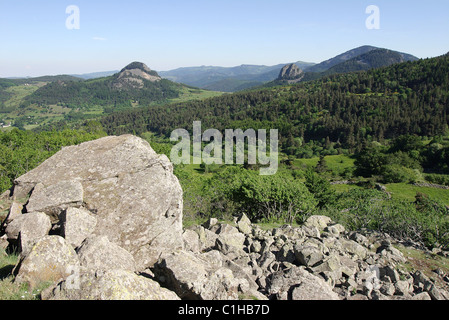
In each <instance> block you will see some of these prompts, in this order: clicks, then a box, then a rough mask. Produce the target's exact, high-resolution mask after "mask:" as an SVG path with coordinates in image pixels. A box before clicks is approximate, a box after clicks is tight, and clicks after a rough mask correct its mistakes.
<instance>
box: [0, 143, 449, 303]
mask: <svg viewBox="0 0 449 320" xmlns="http://www.w3.org/2000/svg"><path fill="white" fill-rule="evenodd" d="M11 196H12V198H13V199H15V201H14V202H13V204H12V206H11V209H10V214H9V216H8V217H7V219H6V221H5V227H6V228H5V230H4V235H3V237H2V238H3V239H4V240H5V239H6V240H7V243H8V244H9V245H11V246H17V247H18V248H19V250H20V252H21V256H20V261H19V263H18V264H17V266H16V267H15V274H16V280H15V281H17V282H21V283H28V284H29V285H30V286H37V285H39V284H40V283H42V282H51V283H52V285H51V286H50V287H49V288H48V289H47V290H45V291H44V292H43V293H42V298H43V299H58V300H59V299H70V300H84V299H88V300H94V299H116V300H118V299H126V300H129V299H137V300H143V299H149V300H156V299H162V300H177V299H192V300H198V299H203V300H228V299H229V300H237V299H254V298H255V299H259V300H267V299H279V300H342V299H419V300H425V299H427V300H429V299H433V300H444V299H449V292H448V288H447V286H446V287H444V286H442V285H440V284H441V283H440V282H439V283H436V282H435V281H434V280H433V279H430V278H428V277H427V276H425V275H424V273H422V272H419V271H417V272H415V271H413V272H406V271H401V269H400V268H398V266H400V264H402V263H404V262H405V258H404V256H403V255H402V253H401V252H400V251H399V250H398V249H396V248H395V247H394V246H393V245H392V239H389V238H388V237H387V236H385V235H379V234H368V233H362V232H347V231H346V230H345V228H344V227H343V226H342V225H339V224H336V223H334V222H333V221H331V219H330V218H328V217H324V216H312V217H310V218H308V219H307V221H306V223H305V224H304V225H303V226H301V227H292V226H287V225H286V226H283V227H280V228H275V229H273V230H263V229H261V228H260V227H259V226H258V225H253V224H252V223H251V222H250V220H249V219H248V218H247V217H246V216H245V215H243V214H242V215H241V216H240V217H238V218H236V220H235V221H234V222H235V223H233V224H232V225H231V224H225V223H219V222H218V221H217V220H216V219H210V220H209V221H208V222H207V223H205V224H204V225H202V226H194V227H191V228H189V229H182V225H181V221H182V190H181V188H180V186H179V182H178V181H177V179H176V177H175V176H174V175H173V173H172V166H171V164H170V162H169V161H168V159H167V158H166V157H165V156H159V155H157V154H156V153H155V152H154V151H153V150H152V149H151V147H150V146H149V145H148V143H146V142H144V141H143V140H141V139H139V138H136V137H133V136H121V137H107V138H103V139H100V140H97V141H93V142H88V143H84V144H81V145H80V146H76V147H69V148H65V149H63V150H62V151H60V152H59V153H57V154H56V155H55V156H53V157H52V158H50V159H49V160H47V161H46V162H44V163H43V164H42V165H41V166H39V167H38V168H36V169H35V170H33V171H31V172H29V173H27V174H26V175H24V176H22V177H20V178H19V179H17V181H16V185H15V187H14V189H13V193H12V195H11ZM24 197H27V198H26V199H27V200H23V201H20V199H22V198H24ZM4 242H5V241H4ZM438 276H439V277H441V279H447V280H445V281H446V282H447V281H448V280H449V279H448V276H447V275H445V274H440V275H438ZM443 283H444V281H443Z"/></svg>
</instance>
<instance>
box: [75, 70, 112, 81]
mask: <svg viewBox="0 0 449 320" xmlns="http://www.w3.org/2000/svg"><path fill="white" fill-rule="evenodd" d="M117 72H119V70H115V71H103V72H92V73H84V74H72V75H71V76H73V77H77V78H82V79H84V80H89V79H96V78H103V77H109V76H112V75H113V74H116V73H117Z"/></svg>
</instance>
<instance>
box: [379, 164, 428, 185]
mask: <svg viewBox="0 0 449 320" xmlns="http://www.w3.org/2000/svg"><path fill="white" fill-rule="evenodd" d="M382 177H383V182H384V183H401V182H404V183H414V182H416V181H418V180H419V178H420V175H419V171H418V170H416V169H410V168H406V167H403V166H401V165H397V164H390V165H386V166H385V167H384V169H383V172H382Z"/></svg>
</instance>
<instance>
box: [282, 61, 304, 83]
mask: <svg viewBox="0 0 449 320" xmlns="http://www.w3.org/2000/svg"><path fill="white" fill-rule="evenodd" d="M302 78H304V72H303V71H302V70H301V69H300V68H299V67H298V66H297V65H296V64H294V63H291V64H288V65H286V66H284V67H283V68H282V69H281V72H280V73H279V76H278V79H277V80H278V81H287V82H288V83H296V82H300V81H301V80H302Z"/></svg>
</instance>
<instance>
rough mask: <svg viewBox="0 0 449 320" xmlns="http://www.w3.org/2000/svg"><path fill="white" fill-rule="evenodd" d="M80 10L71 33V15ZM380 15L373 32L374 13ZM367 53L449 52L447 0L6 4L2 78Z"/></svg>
mask: <svg viewBox="0 0 449 320" xmlns="http://www.w3.org/2000/svg"><path fill="white" fill-rule="evenodd" d="M69 5H76V6H77V7H78V8H79V10H80V15H79V21H80V28H79V29H74V30H69V29H67V28H66V20H67V18H68V17H69V14H67V13H66V8H67V7H68V6H69ZM369 5H376V6H377V7H378V8H379V10H380V29H379V30H369V29H367V28H366V26H365V21H366V19H367V18H368V16H369V14H367V13H366V8H367V7H368V6H369ZM361 45H374V46H378V47H383V48H389V49H393V50H398V51H402V52H407V53H411V54H413V55H416V56H417V57H419V58H427V57H434V56H438V55H441V54H444V53H446V52H448V51H449V1H447V0H427V1H414V0H409V1H406V0H388V1H385V0H368V1H367V0H346V1H335V0H334V1H327V0H314V1H302V0H208V1H205V0H183V1H181V0H164V1H161V0H159V1H153V0H127V1H103V0H91V1H86V0H70V1H65V0H14V1H13V0H0V77H11V76H39V75H45V74H73V73H75V74H76V73H88V72H97V71H107V70H117V69H121V68H122V67H124V66H125V65H127V64H128V63H130V62H132V61H141V62H144V63H146V64H147V65H148V66H149V67H150V68H151V69H154V70H159V71H162V70H170V69H175V68H178V67H186V66H198V65H215V66H236V65H240V64H263V65H275V64H279V63H288V62H294V61H298V60H301V61H308V62H321V61H323V60H326V59H329V58H331V57H333V56H335V55H337V54H340V53H342V52H344V51H347V50H349V49H352V48H355V47H358V46H361Z"/></svg>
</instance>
